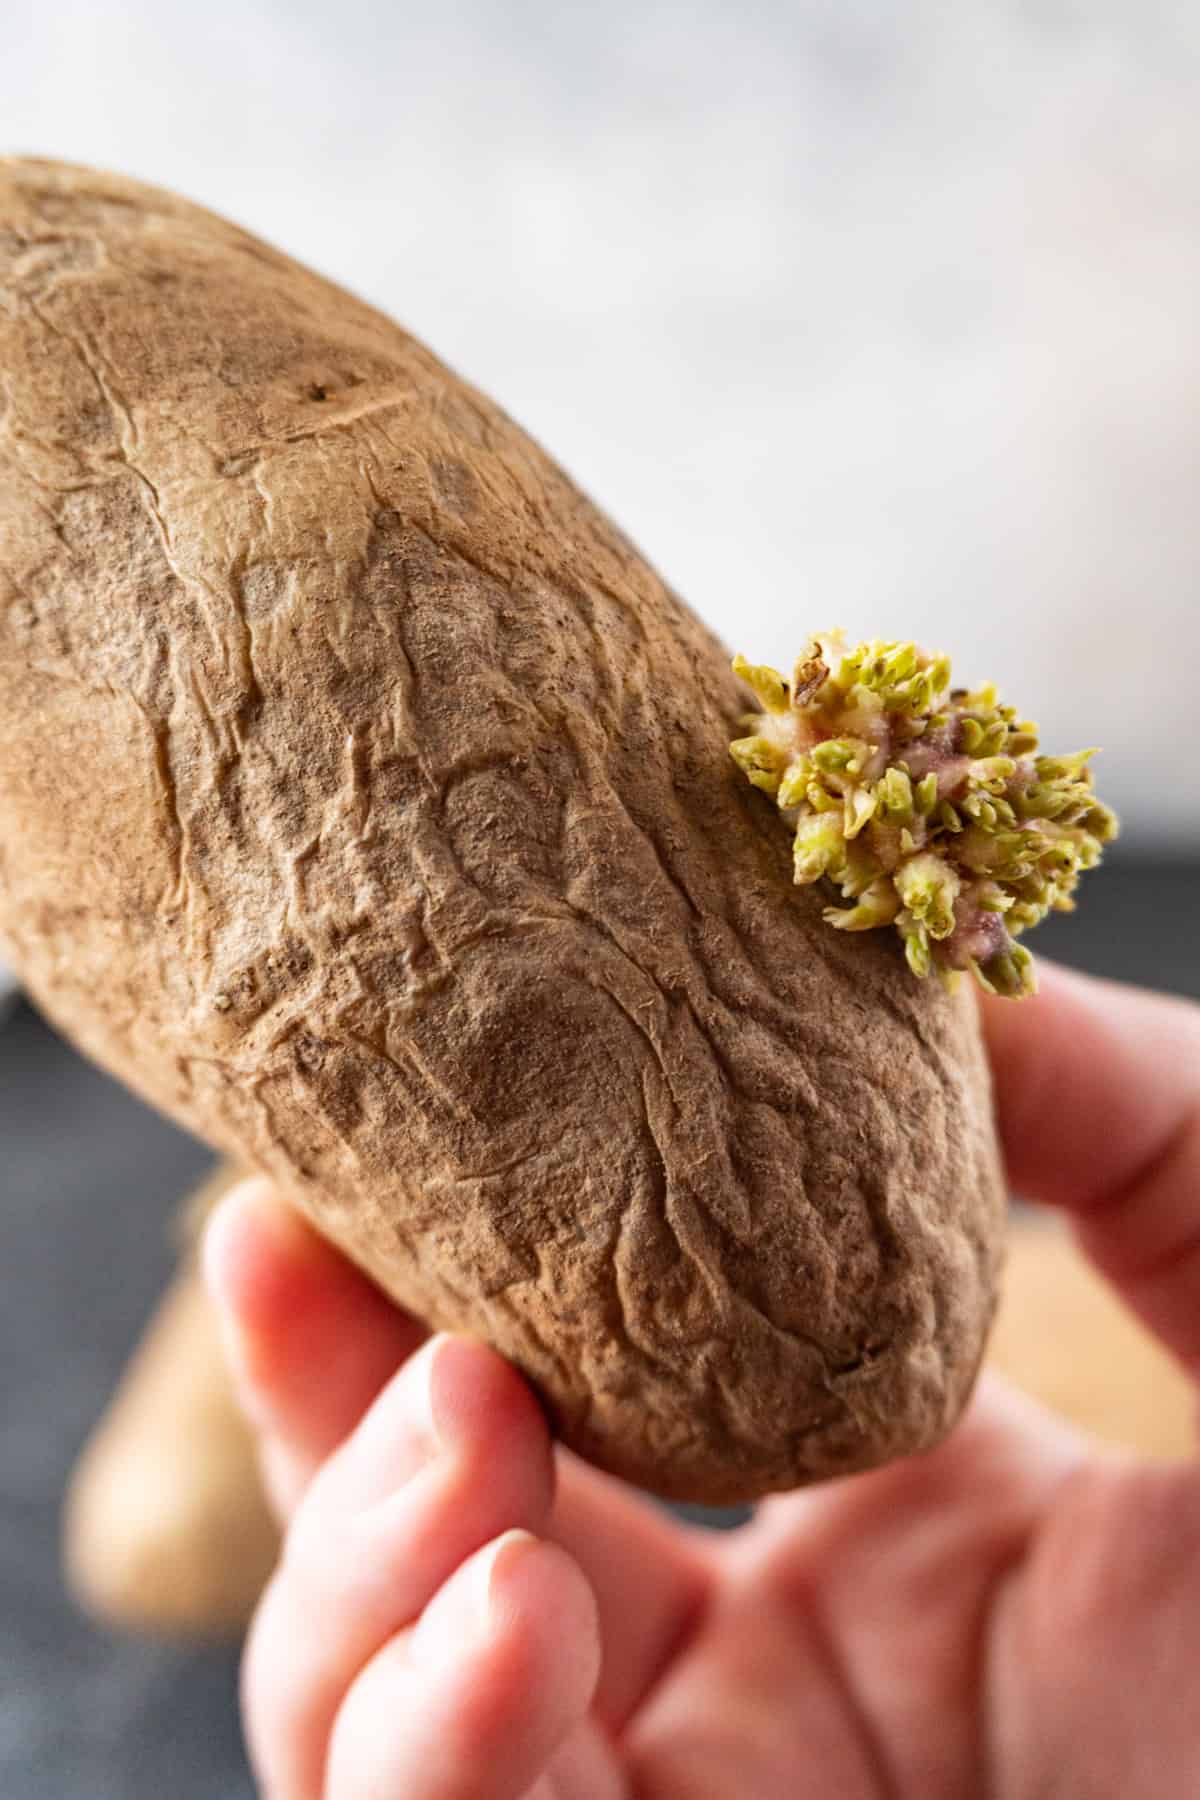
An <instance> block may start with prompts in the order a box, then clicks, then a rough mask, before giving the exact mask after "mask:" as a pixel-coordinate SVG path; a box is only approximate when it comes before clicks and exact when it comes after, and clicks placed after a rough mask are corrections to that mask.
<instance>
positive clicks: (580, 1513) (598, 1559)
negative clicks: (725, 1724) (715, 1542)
mask: <svg viewBox="0 0 1200 1800" xmlns="http://www.w3.org/2000/svg"><path fill="white" fill-rule="evenodd" d="M551 1535H552V1536H553V1538H554V1541H555V1542H556V1543H558V1544H561V1545H562V1546H563V1547H564V1549H566V1550H569V1551H570V1552H571V1554H572V1556H573V1557H574V1558H575V1560H576V1561H577V1562H578V1564H579V1566H580V1568H581V1569H583V1570H584V1572H585V1574H586V1575H587V1577H588V1580H589V1582H590V1584H591V1587H592V1591H593V1593H594V1594H595V1596H596V1603H597V1606H598V1608H599V1614H600V1631H601V1639H602V1642H603V1644H604V1662H603V1667H602V1670H601V1675H600V1683H599V1688H598V1690H597V1694H596V1704H595V1711H596V1714H597V1716H598V1717H599V1718H600V1719H601V1720H603V1722H604V1724H605V1726H606V1727H607V1728H608V1729H609V1730H610V1731H613V1732H619V1731H620V1730H621V1729H622V1727H623V1726H624V1725H625V1723H626V1721H627V1720H628V1719H629V1717H630V1715H631V1714H632V1713H633V1712H634V1710H635V1709H636V1708H637V1707H638V1706H639V1705H640V1704H641V1702H642V1701H643V1699H644V1698H645V1696H646V1694H647V1693H648V1692H649V1690H650V1689H651V1687H653V1685H654V1684H655V1682H656V1681H657V1680H658V1678H659V1676H660V1675H661V1674H662V1672H663V1670H664V1669H665V1668H666V1667H667V1666H668V1664H669V1663H670V1662H671V1661H672V1660H673V1658H674V1657H675V1656H676V1655H678V1654H679V1652H680V1651H681V1649H682V1648H683V1646H684V1644H685V1643H686V1642H687V1641H688V1639H689V1638H690V1636H691V1635H692V1633H693V1632H694V1631H695V1629H696V1627H697V1625H698V1623H699V1621H700V1619H701V1618H702V1616H703V1614H704V1611H705V1608H706V1606H707V1603H708V1600H709V1597H710V1595H711V1592H712V1587H713V1580H714V1565H713V1558H712V1544H711V1538H710V1537H702V1536H701V1535H700V1534H699V1533H693V1532H690V1531H686V1530H683V1529H682V1528H681V1527H680V1526H679V1525H677V1524H675V1523H674V1522H672V1521H671V1520H670V1519H668V1517H667V1516H666V1514H665V1513H662V1512H660V1511H659V1510H658V1509H657V1508H656V1507H653V1506H651V1505H650V1504H649V1503H648V1502H646V1501H644V1500H641V1499H638V1498H637V1497H636V1496H635V1495H633V1494H631V1493H630V1491H629V1490H628V1489H627V1488H625V1487H623V1486H622V1484H621V1483H620V1482H619V1481H614V1480H613V1479H612V1478H611V1477H609V1476H606V1475H601V1474H599V1473H598V1471H597V1470H595V1469H589V1468H588V1467H587V1466H586V1464H584V1463H582V1462H580V1461H579V1459H578V1458H577V1457H574V1456H572V1455H571V1454H570V1453H569V1452H567V1451H560V1452H559V1460H558V1492H557V1496H556V1499H555V1505H554V1515H553V1519H552V1523H551ZM566 1791H567V1792H568V1793H569V1794H573V1793H574V1791H575V1790H574V1789H571V1788H568V1789H567V1790H566ZM582 1791H583V1792H585V1793H589V1794H590V1790H588V1789H586V1788H585V1789H583V1790H582Z"/></svg>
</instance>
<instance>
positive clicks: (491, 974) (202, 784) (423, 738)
mask: <svg viewBox="0 0 1200 1800" xmlns="http://www.w3.org/2000/svg"><path fill="white" fill-rule="evenodd" d="M0 367H2V368H3V370H4V383H3V395H4V397H3V410H2V414H0V633H2V644H0V652H2V653H0V936H2V937H3V941H4V943H5V945H6V947H7V948H8V950H9V951H10V952H11V955H12V958H13V960H14V961H15V963H16V964H17V966H18V967H19V969H20V972H21V976H22V979H23V980H24V981H25V983H26V984H27V987H28V989H29V991H30V993H31V994H32V995H33V997H34V998H35V999H36V1001H37V1002H38V1004H40V1005H41V1006H42V1008H43V1009H44V1010H45V1011H46V1012H47V1014H48V1015H49V1016H50V1017H51V1018H52V1019H53V1020H54V1021H56V1022H57V1024H58V1025H59V1026H60V1027H61V1028H62V1029H63V1030H65V1031H66V1032H67V1033H68V1035H69V1036H71V1037H72V1038H73V1039H74V1040H75V1041H76V1042H77V1043H78V1044H79V1045H80V1046H81V1047H82V1048H83V1049H84V1050H85V1051H86V1052H87V1053H88V1054H90V1055H91V1056H93V1057H94V1058H95V1059H96V1060H97V1061H99V1062H101V1063H102V1064H103V1065H104V1066H106V1067H107V1068H109V1069H111V1070H113V1071H114V1072H115V1073H116V1074H118V1075H119V1076H121V1077H122V1078H123V1079H124V1080H126V1081H127V1082H128V1083H129V1084H130V1086H132V1087H133V1088H135V1089H136V1090H137V1091H138V1092H140V1093H141V1094H143V1095H144V1096H145V1097H147V1098H148V1099H150V1100H151V1101H152V1102H154V1103H155V1104H156V1105H158V1106H160V1107H161V1108H162V1109H163V1110H164V1111H166V1112H167V1113H169V1114H171V1115H172V1116H173V1117H175V1118H176V1119H178V1120H181V1121H182V1122H184V1123H185V1124H187V1125H188V1126H190V1127H191V1128H192V1129H193V1130H195V1131H197V1132H199V1133H200V1134H201V1135H202V1136H203V1137H205V1138H206V1139H207V1140H208V1141H209V1142H211V1143H212V1144H214V1145H215V1146H217V1147H218V1148H220V1149H222V1150H223V1151H225V1152H227V1153H228V1154H231V1155H233V1156H236V1157H237V1158H239V1159H240V1160H242V1161H244V1162H247V1163H249V1164H251V1165H253V1166H256V1167H259V1168H261V1169H263V1170H265V1171H266V1172H267V1173H269V1174H270V1175H272V1176H273V1177H274V1178H275V1180H276V1181H277V1182H278V1183H279V1185H280V1187H281V1188H282V1189H283V1191H284V1192H285V1193H287V1194H288V1195H289V1196H290V1198H291V1199H293V1200H294V1201H295V1202H296V1203H297V1204H298V1205H300V1206H301V1207H303V1208H304V1210H305V1211H306V1213H307V1214H308V1215H309V1216H310V1217H311V1218H312V1219H313V1220H314V1221H315V1222H316V1224H317V1225H318V1226H319V1227H320V1228H321V1229H322V1230H324V1231H325V1232H326V1233H327V1234H328V1235H330V1236H331V1237H332V1238H333V1239H334V1240H335V1241H336V1242H338V1243H339V1244H340V1245H341V1246H342V1247H343V1248H344V1249H345V1250H346V1251H347V1252H348V1253H349V1254H350V1255H351V1256H353V1257H354V1258H355V1259H356V1260H357V1261H358V1262H359V1263H360V1264H361V1265H362V1266H363V1267H364V1268H366V1269H367V1270H368V1271H369V1272H370V1273H371V1274H372V1275H373V1276H374V1277H375V1278H376V1279H377V1280H378V1281H379V1282H380V1283H381V1284H382V1285H383V1286H384V1287H385V1288H386V1289H387V1290H388V1291H389V1292H390V1293H391V1294H392V1295H394V1297H395V1298H396V1299H397V1300H398V1301H399V1302H400V1303H401V1304H403V1305H404V1306H406V1307H408V1308H409V1309H410V1310H412V1311H413V1312H415V1313H417V1314H418V1315H420V1316H421V1317H423V1318H424V1319H426V1320H428V1321H429V1322H430V1323H432V1324H435V1325H438V1326H443V1327H452V1328H456V1329H460V1330H465V1331H471V1332H475V1333H478V1334H479V1335H481V1336H483V1337H484V1338H486V1339H487V1340H488V1341H489V1342H491V1343H492V1344H494V1345H495V1346H496V1347H497V1348H498V1349H499V1350H500V1351H501V1352H502V1353H503V1354H505V1355H506V1356H508V1357H510V1358H511V1359H512V1360H513V1361H514V1363H515V1364H516V1365H517V1366H518V1367H519V1368H521V1369H522V1370H523V1371H524V1372H525V1373H526V1374H527V1375H528V1376H529V1378H530V1379H531V1380H532V1381H533V1382H534V1384H535V1385H536V1387H537V1388H538V1390H539V1392H540V1393H541V1395H542V1396H543V1398H544V1400H545V1403H546V1405H547V1408H548V1410H549V1412H550V1414H551V1416H552V1418H553V1420H554V1423H555V1425H556V1427H557V1429H558V1430H559V1431H560V1432H561V1434H562V1436H563V1438H564V1439H565V1440H566V1441H567V1442H568V1443H569V1444H571V1445H572V1446H573V1447H574V1448H575V1449H577V1450H579V1451H580V1452H581V1453H582V1454H583V1455H585V1456H587V1457H589V1458H591V1459H592V1460H594V1461H595V1462H597V1463H599V1464H600V1465H602V1466H603V1467H605V1468H607V1469H610V1470H612V1471H614V1472H615V1473H617V1474H619V1475H623V1476H626V1477H628V1478H630V1479H631V1480H633V1481H636V1482H638V1483H640V1484H642V1485H644V1486H647V1487H649V1488H651V1489H653V1490H655V1491H657V1492H659V1493H661V1494H664V1495H670V1496H675V1497H679V1498H686V1499H692V1500H699V1501H704V1500H707V1501H734V1500H742V1499H746V1498H751V1497H754V1496H757V1495H759V1494H762V1493H765V1492H768V1491H770V1490H773V1489H780V1488H787V1487H791V1486H793V1485H795V1484H797V1483H799V1482H803V1481H808V1480H812V1479H816V1478H819V1477H823V1476H828V1475H834V1474H842V1473H847V1472H849V1471H852V1470H855V1469H859V1468H864V1467H868V1466H871V1465H873V1464H877V1463H879V1462H882V1461H884V1460H886V1459H887V1458H889V1457H893V1456H896V1455H900V1454H903V1453H906V1452H908V1451H912V1450H916V1449H919V1448H921V1447H923V1446H926V1445H929V1444H932V1443H933V1442H935V1441H936V1440H937V1439H938V1438H940V1437H941V1436H942V1435H943V1434H944V1433H945V1432H946V1431H947V1430H948V1429H949V1428H950V1426H951V1425H952V1424H953V1422H954V1420H955V1418H956V1417H957V1416H958V1413H959V1411H960V1409H961V1407H962V1405H963V1404H964V1402H965V1399H966V1397H967V1395H968V1393H969V1391H970V1388H971V1385H972V1382H973V1379H974V1376H975V1371H976V1368H977V1366H978V1364H979V1360H980V1357H981V1354H982V1351H983V1345H984V1339H985V1335H986V1331H987V1326H988V1323H989V1321H990V1318H991V1316H992V1312H993V1308H994V1304H995V1294H996V1284H997V1276H998V1267H999V1261H1000V1240H1001V1225H1002V1217H1003V1206H1004V1195H1003V1187H1002V1182H1001V1178H1000V1173H999V1168H998V1161H997V1155H996V1147H995V1142H994V1133H993V1126H992V1119H991V1110H990V1099H989V1092H988V1082H987V1074H986V1069H985V1064H984V1060H983V1055H982V1051H981V1047H980V1042H979V1036H978V1031H977V1026H976V1021H975V1017H974V1014H973V1011H972V1009H971V1007H970V1005H969V1004H968V1003H967V1002H966V1001H965V999H960V1000H957V1001H956V1000H955V999H953V998H951V997H949V996H947V995H946V994H944V993H942V992H941V991H940V990H937V989H935V986H934V984H932V983H919V982H916V981H913V980H912V979H911V977H910V976H909V974H908V971H907V969H906V967H905V964H904V961H903V956H902V954H901V953H900V952H899V947H898V945H893V944H889V943H885V942H882V941H876V940H878V939H880V937H881V935H882V934H879V933H867V934H865V935H864V937H863V938H862V939H859V940H858V941H854V942H848V941H846V939H845V938H844V936H843V934H840V933H834V932H831V931H829V930H828V928H827V927H826V926H824V925H823V923H822V920H821V903H820V900H819V899H818V898H817V896H816V895H815V894H811V893H808V892H805V891H802V890H796V889H795V888H794V887H793V883H792V867H791V855H790V846H789V842H788V834H787V832H786V830H785V829H784V828H783V827H782V825H781V821H780V819H779V818H778V815H777V814H776V812H775V811H774V809H773V807H772V806H771V804H770V803H769V801H768V800H767V799H766V798H765V797H764V796H763V795H761V794H758V793H756V792H754V791H753V790H752V789H751V788H750V786H749V785H748V784H747V783H746V782H745V780H744V779H743V777H742V776H741V775H740V773H739V772H738V770H737V769H736V768H735V767H734V766H733V764H732V762H731V760H730V758H729V756H728V753H727V750H726V746H727V744H728V742H729V740H730V738H731V737H732V736H734V735H735V733H736V726H737V720H738V717H739V714H740V712H741V710H742V707H743V705H744V701H743V699H742V697H741V696H740V695H739V692H738V687H737V683H736V681H735V680H734V678H733V676H732V674H731V672H730V669H729V666H728V656H727V653H726V651H725V649H724V648H723V646H721V645H720V644H719V643H718V642H717V640H716V639H715V638H714V636H713V635H712V634H711V632H709V631H708V630H707V629H706V628H705V626H704V625H703V624H702V623H701V622H700V621H699V620H698V619H697V618H696V617H695V616H694V615H693V614H692V613H691V612H690V611H689V610H688V609H687V607H686V606H685V605H684V604H683V603H682V601H680V600H679V599H678V598H677V597H676V596H675V595H674V594H672V593H671V592H670V591H669V590H668V589H667V588H666V587H665V586H664V585H663V583H662V582H661V580H660V579H659V578H658V577H657V576H656V575H655V574H654V572H653V571H652V570H651V569H650V568H649V567H648V566H647V565H646V564H645V563H644V562H643V561H642V560H641V558H640V557H639V556H638V555H637V553H636V552H635V551H634V550H633V548H632V547H631V546H630V545H629V543H628V542H627V541H626V540H625V539H624V538H623V537H622V536H621V534H620V533H619V532H618V531H616V530H615V529H614V527H613V526H612V525H611V524H609V523H608V521H607V520H606V519H605V518H604V517H603V516H602V515H601V514H600V513H599V512H598V511H597V510H596V509H595V508H594V507H593V506H591V505H590V504H589V502H588V501H587V500H585V499H584V498H583V496H582V495H581V494H580V493H579V492H578V491H577V489H576V488H575V487H574V486H573V485H572V484H571V482H570V481H569V480H568V479H567V478H566V476H565V475H563V473H562V472H561V471H560V470H558V469H557V468H556V467H555V465H554V464H553V463H552V462H551V461H550V460H549V459H548V458H547V457H546V456H545V455H544V454H543V452H542V451H541V450H540V449H539V448H538V447H537V446H536V445H535V444H533V443H532V442H531V441H530V439H529V438H528V437H526V436H525V435H524V434H523V433H522V432H521V431H520V430H519V429H518V428H517V427H516V426H515V425H513V424H512V423H511V422H510V421H509V420H508V419H507V418H506V417H505V416H504V415H503V414H502V413H501V412H500V411H499V410H498V409H497V408H496V407H495V406H493V405H492V404H491V403H490V402H489V401H488V400H486V399H485V398H484V397H483V396H482V395H481V394H479V393H478V392H476V391H475V390H473V389H472V388H470V387H469V386H467V385H466V384H465V383H463V382H462V381H460V380H459V379H458V378H457V377H456V376H455V375H453V374H452V373H451V372H450V371H449V370H447V369H445V368H444V367H443V366H442V365H441V364H440V363H439V362H438V361H437V360H436V358H435V357H433V356H432V354H431V353H430V352H429V351H428V350H426V349H425V348H423V346H421V345H420V344H418V343H417V342H416V341H415V340H414V339H412V338H411V337H410V336H408V335H407V334H406V333H405V332H403V331H402V330H401V329H400V328H399V327H398V326H396V325H395V324H393V323H392V322H391V321H390V320H388V319H386V318H385V317H383V316H382V315H381V314H380V313H378V312H376V311H374V310H373V309H372V308H370V307H368V306H366V305H364V304H363V303H362V302H360V301H358V300H356V299H354V298H353V297H351V296H350V295H348V294H346V293H344V292H343V291H341V290H339V289H338V288H336V287H334V286H333V285H332V284H330V283H328V282H326V281H324V280H323V279H321V278H320V277H319V276H317V275H316V274H313V273H312V272H310V271H308V270H306V269H303V268H301V267H299V266H298V265H297V264H295V263H294V262H292V261H291V260H290V259H289V258H287V257H285V256H283V255H282V254H280V253H279V252H278V251H275V250H272V249H270V248H269V247H268V246H266V245H264V244H262V243H260V242H259V241H258V240H256V239H255V238H253V237H251V236H249V235H248V234H247V233H246V232H244V231H242V230H240V229H238V228H237V227H235V226H233V225H231V224H228V223H226V222H224V221H222V220H220V219H217V218H215V217H214V216H212V215H211V214H209V213H206V212H204V211H203V210H201V209H199V208H197V207H194V206H191V205H189V204H187V203H186V202H184V201H181V200H179V199H176V198H174V197H173V196H171V195H168V194H165V193H163V192H161V191H159V190H156V189H153V188H148V187H145V186H142V185H140V184H138V183H135V182H132V181H127V180H122V179H120V178H117V177H114V176H109V175H103V174H98V173H95V172H93V171H90V170H84V169H75V168H68V167H64V166H61V165H57V164H49V163H41V162H36V161H26V160H21V159H9V160H7V161H3V162H0ZM888 935H891V934H888Z"/></svg>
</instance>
